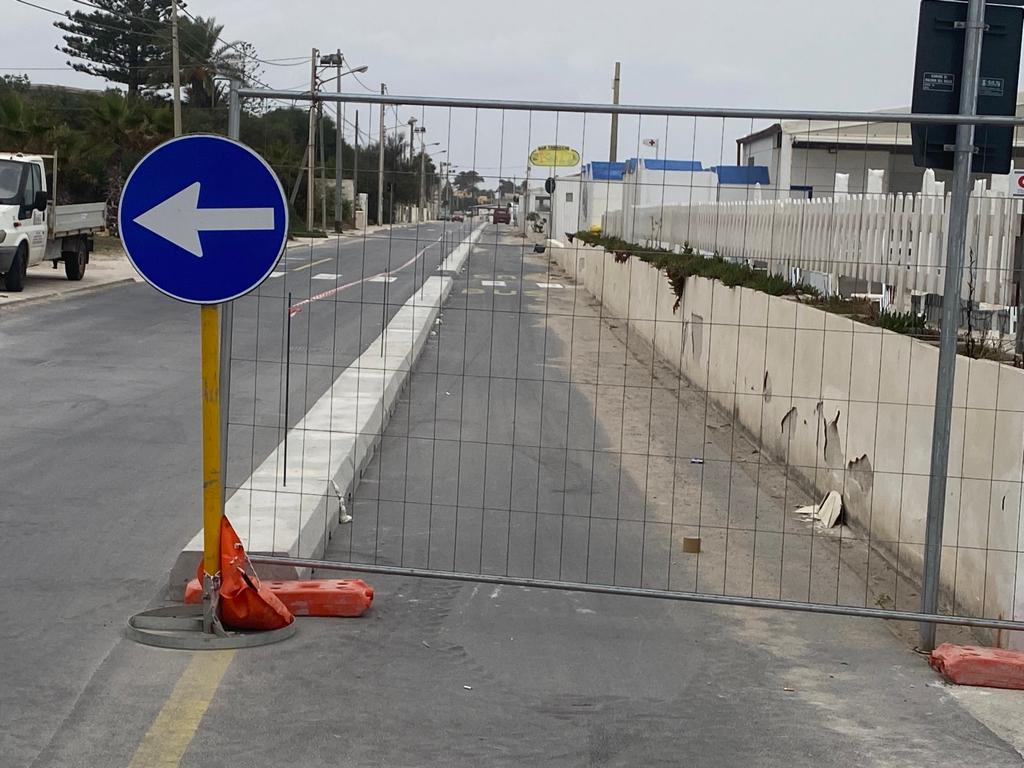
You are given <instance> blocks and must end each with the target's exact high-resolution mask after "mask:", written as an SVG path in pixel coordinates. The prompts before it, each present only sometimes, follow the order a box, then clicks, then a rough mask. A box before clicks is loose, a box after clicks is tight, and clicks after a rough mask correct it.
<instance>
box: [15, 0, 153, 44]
mask: <svg viewBox="0 0 1024 768" xmlns="http://www.w3.org/2000/svg"><path fill="white" fill-rule="evenodd" d="M14 2H16V3H21V4H22V5H27V6H28V7H29V8H35V9H36V10H40V11H45V12H46V13H52V14H53V15H54V16H60V17H61V18H62V19H67V20H68V21H75V19H74V17H73V16H72V15H71V14H70V13H68V12H66V11H55V10H54V9H53V8H47V7H45V6H42V5H36V4H35V3H30V2H29V1H28V0H14ZM112 15H113V14H112ZM89 24H91V25H92V26H94V27H99V28H100V29H109V30H111V31H113V32H122V33H123V32H126V31H127V30H126V29H124V28H123V27H112V26H110V25H109V24H102V23H100V22H97V21H90V22H89ZM65 31H67V30H65ZM134 34H137V35H141V36H143V37H152V38H157V39H159V40H163V39H164V36H163V35H154V34H152V33H149V32H140V31H138V30H134Z"/></svg>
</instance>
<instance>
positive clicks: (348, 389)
mask: <svg viewBox="0 0 1024 768" xmlns="http://www.w3.org/2000/svg"><path fill="white" fill-rule="evenodd" d="M482 231H483V227H482V226H480V227H478V228H477V229H475V230H474V231H473V232H472V233H471V234H470V235H469V237H467V238H466V240H464V241H463V242H462V243H460V244H459V245H458V246H457V247H456V248H455V249H454V250H453V251H452V253H451V254H449V255H448V257H447V258H446V259H445V261H444V263H443V265H442V268H443V269H444V270H445V271H448V272H455V273H457V272H458V271H460V270H461V269H462V267H463V265H464V264H465V262H466V259H467V258H468V257H469V253H470V248H471V247H472V244H473V243H474V242H476V241H477V239H479V237H480V234H481V233H482ZM452 283H453V280H452V278H451V277H448V276H444V277H430V278H427V280H426V281H425V282H424V284H423V286H422V288H421V289H419V290H417V291H416V292H415V293H414V294H413V295H412V297H411V298H410V299H409V301H407V302H406V303H405V305H404V306H402V307H401V308H400V309H399V310H398V311H397V312H396V313H395V316H394V317H393V318H392V320H391V322H390V323H388V326H387V328H386V329H385V330H384V332H383V333H382V334H381V335H380V336H378V337H377V339H376V340H375V341H374V342H373V343H372V344H370V345H369V346H368V347H367V348H366V350H365V351H364V352H363V353H362V354H361V355H360V356H359V357H358V358H357V359H356V361H355V362H354V363H353V364H352V365H350V366H349V367H348V368H347V369H345V371H343V372H342V373H341V374H340V375H339V376H338V378H337V379H335V381H334V384H333V385H332V386H331V387H330V389H328V390H327V391H326V392H325V393H324V394H323V395H322V396H321V397H320V398H319V399H318V400H317V401H316V402H315V403H314V404H313V406H312V407H311V408H310V409H309V411H308V412H307V413H306V415H305V416H304V417H303V418H302V419H301V420H300V421H299V422H298V423H297V424H296V425H295V426H294V427H292V428H291V429H290V430H289V432H288V447H289V451H288V462H287V470H288V471H287V484H285V482H284V480H285V473H284V467H285V463H284V444H283V443H282V444H280V445H278V447H277V448H275V449H274V450H273V451H271V453H270V455H268V456H267V458H266V459H265V460H264V461H263V462H262V463H261V464H260V465H259V467H257V468H256V470H255V471H254V472H253V473H252V475H251V476H250V477H249V478H248V479H247V480H246V481H245V482H244V483H243V484H242V485H241V487H239V488H238V489H237V490H236V491H235V492H234V493H233V494H232V495H231V497H230V498H229V499H228V500H227V502H226V503H225V510H224V511H225V514H226V515H227V516H228V518H229V519H230V520H231V522H232V524H233V525H234V527H235V529H236V530H237V531H238V535H239V536H240V537H241V539H242V541H243V543H244V544H245V548H246V551H247V552H249V553H251V554H275V555H286V556H291V557H311V558H319V557H322V556H323V553H324V550H325V547H326V544H327V542H328V541H329V540H330V536H331V534H332V533H333V531H334V528H335V527H336V526H337V524H338V518H339V513H340V509H339V499H338V494H337V492H336V491H335V490H334V484H337V486H338V489H339V490H340V492H341V496H342V498H343V499H344V500H345V504H346V505H347V504H349V503H350V502H351V498H352V494H353V492H354V491H355V489H356V486H357V485H358V483H359V478H360V475H361V473H362V471H363V468H364V467H365V466H366V464H367V462H369V460H370V459H371V458H372V456H373V452H374V450H375V449H376V445H377V443H378V441H379V440H380V436H381V435H382V434H383V432H384V429H385V428H386V426H387V423H388V419H389V418H390V416H391V413H392V411H393V410H394V407H395V403H396V401H397V400H398V397H399V395H400V394H401V392H402V390H403V389H404V388H405V386H406V384H407V383H408V378H409V373H410V372H411V370H412V367H413V366H414V365H415V363H416V360H417V359H418V358H419V355H420V353H421V352H422V350H423V347H424V346H425V344H426V341H427V339H428V338H429V335H430V330H431V329H432V328H433V326H434V322H435V320H436V319H437V317H438V315H439V314H440V311H441V307H442V306H443V305H444V302H445V300H446V299H447V298H448V295H449V293H450V292H451V288H452ZM332 480H333V482H334V484H332V482H331V481H332ZM202 534H203V532H202V530H200V531H199V532H198V533H196V535H195V536H193V537H192V540H191V541H189V542H188V544H187V545H186V546H185V547H184V548H183V549H182V551H181V552H180V553H179V554H178V557H177V558H176V560H175V562H174V565H173V566H172V568H171V573H170V578H169V593H170V597H171V599H175V600H179V599H181V598H182V597H183V596H184V591H185V585H186V584H187V583H188V582H189V580H190V579H192V578H194V577H195V574H196V568H197V567H198V565H199V562H200V560H201V558H202V551H203V535H202ZM259 570H260V573H261V575H262V576H263V577H264V578H268V579H284V578H306V577H308V571H305V569H294V568H273V567H267V566H261V567H260V569H259Z"/></svg>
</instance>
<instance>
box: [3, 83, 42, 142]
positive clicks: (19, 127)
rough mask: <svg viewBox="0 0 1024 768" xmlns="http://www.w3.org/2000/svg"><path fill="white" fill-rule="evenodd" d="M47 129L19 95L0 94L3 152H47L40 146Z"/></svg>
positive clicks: (13, 93) (4, 92)
mask: <svg viewBox="0 0 1024 768" xmlns="http://www.w3.org/2000/svg"><path fill="white" fill-rule="evenodd" d="M48 127H49V126H47V125H46V124H45V123H43V122H41V121H40V119H39V115H38V114H37V112H36V110H34V109H32V108H31V107H29V106H28V105H27V104H26V103H25V99H24V98H23V97H22V95H21V94H20V93H18V92H16V91H13V90H8V91H2V92H0V146H2V147H3V148H4V149H5V150H9V151H13V152H40V151H48V150H46V149H45V147H44V146H43V145H42V144H41V142H42V141H43V139H45V136H46V133H47V129H48Z"/></svg>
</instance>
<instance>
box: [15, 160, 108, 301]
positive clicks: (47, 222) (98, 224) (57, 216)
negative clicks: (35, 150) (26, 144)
mask: <svg viewBox="0 0 1024 768" xmlns="http://www.w3.org/2000/svg"><path fill="white" fill-rule="evenodd" d="M46 159H53V161H54V162H53V169H54V170H53V173H52V174H51V178H52V179H53V182H52V184H51V185H50V186H47V178H46V165H45V160H46ZM56 179H57V163H56V158H54V157H53V156H50V155H24V154H21V153H20V152H19V153H8V152H0V274H2V275H3V276H4V285H5V287H6V289H7V290H8V291H12V292H17V291H20V290H22V288H24V286H25V273H26V270H27V269H28V268H29V267H32V266H35V265H36V264H41V263H43V262H44V261H49V262H52V263H53V268H54V269H56V268H57V262H58V261H63V262H64V274H66V275H67V278H68V280H81V279H82V276H83V275H84V274H85V266H86V264H88V263H89V252H90V251H91V250H92V244H93V241H92V236H93V235H94V234H95V233H97V232H99V231H101V230H102V229H103V228H104V226H105V224H106V222H105V218H106V203H103V202H99V203H82V204H78V205H54V204H53V190H54V189H55V187H56Z"/></svg>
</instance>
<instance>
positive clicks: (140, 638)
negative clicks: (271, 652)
mask: <svg viewBox="0 0 1024 768" xmlns="http://www.w3.org/2000/svg"><path fill="white" fill-rule="evenodd" d="M126 634H127V636H128V637H129V638H130V639H132V640H134V641H135V642H137V643H142V644H143V645H151V646H154V647H156V648H170V649H173V650H179V651H222V650H229V649H232V648H256V647H258V646H261V645H270V644H271V643H277V642H280V641H281V640H287V639H288V638H289V637H291V636H292V635H294V634H295V622H294V621H293V622H292V623H291V624H289V625H288V626H286V627H281V628H280V629H271V630H261V631H259V632H231V631H224V633H223V634H214V633H210V632H204V631H203V606H202V605H172V606H169V607H167V608H155V609H154V610H151V611H143V612H142V613H139V614H136V615H135V616H132V617H131V618H130V619H128V627H127V629H126Z"/></svg>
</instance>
